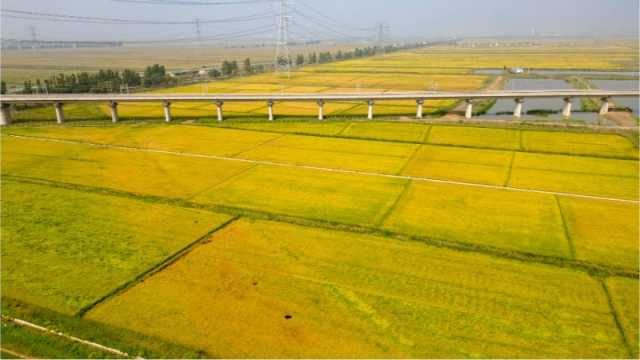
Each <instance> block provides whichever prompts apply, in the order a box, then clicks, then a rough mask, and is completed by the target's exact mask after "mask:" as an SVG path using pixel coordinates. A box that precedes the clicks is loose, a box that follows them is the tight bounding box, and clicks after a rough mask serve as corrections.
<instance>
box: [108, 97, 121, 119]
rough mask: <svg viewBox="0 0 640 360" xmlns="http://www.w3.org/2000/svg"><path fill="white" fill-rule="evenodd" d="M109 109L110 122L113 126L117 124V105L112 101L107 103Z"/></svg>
mask: <svg viewBox="0 0 640 360" xmlns="http://www.w3.org/2000/svg"><path fill="white" fill-rule="evenodd" d="M109 108H110V109H111V122H113V123H114V124H115V123H117V122H118V120H119V118H118V103H117V102H115V101H112V102H110V103H109Z"/></svg>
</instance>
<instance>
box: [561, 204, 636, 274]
mask: <svg viewBox="0 0 640 360" xmlns="http://www.w3.org/2000/svg"><path fill="white" fill-rule="evenodd" d="M559 201H560V204H561V206H562V212H563V215H564V219H565V221H566V223H567V229H568V231H569V236H570V237H571V240H572V242H573V244H574V247H575V254H576V259H579V260H585V261H590V262H594V263H601V264H606V265H614V266H619V267H625V268H628V269H630V270H633V271H638V251H639V249H638V237H639V236H640V233H639V230H638V218H639V217H640V214H638V205H637V204H625V203H619V202H610V201H596V200H585V199H575V198H560V199H559Z"/></svg>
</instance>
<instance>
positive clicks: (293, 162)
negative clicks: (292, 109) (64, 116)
mask: <svg viewBox="0 0 640 360" xmlns="http://www.w3.org/2000/svg"><path fill="white" fill-rule="evenodd" d="M1 140H2V142H1V154H2V158H1V161H2V163H1V165H2V166H1V170H2V180H3V181H2V185H1V189H2V194H3V201H2V204H1V206H2V235H3V246H2V248H1V255H2V273H3V275H4V276H3V278H2V281H1V285H2V300H3V305H2V314H3V315H5V316H15V317H20V318H26V319H28V320H31V321H34V322H40V323H42V322H44V323H45V324H47V325H48V326H52V327H54V328H56V329H58V330H61V331H64V332H66V333H70V334H72V335H74V336H79V337H88V338H90V339H91V340H92V341H96V342H98V343H104V344H107V345H111V346H114V347H117V348H121V349H124V350H126V351H128V352H129V353H130V354H137V355H139V356H143V357H149V358H157V357H172V358H181V357H194V356H197V355H199V356H204V357H227V358H229V357H231V358H233V357H244V358H256V357H262V358H264V357H299V356H302V357H316V358H318V357H319V358H322V357H325V358H326V357H355V358H380V357H393V358H406V357H424V358H438V357H448V358H452V357H456V358H462V357H484V358H487V357H502V358H506V357H511V358H540V357H548V358H564V357H569V358H625V357H635V356H637V354H638V351H637V349H638V341H637V338H638V330H637V328H638V321H637V319H638V317H639V315H638V300H637V299H638V280H637V278H638V274H639V273H640V269H639V268H638V261H639V258H638V251H639V246H638V243H637V238H638V236H640V230H639V224H638V221H637V219H638V217H639V216H640V213H639V204H638V198H639V195H638V187H637V183H638V179H639V174H638V155H637V152H638V150H637V148H636V147H635V146H636V145H634V143H633V142H632V141H631V140H630V139H629V138H627V137H624V136H622V135H617V134H598V133H573V132H566V131H542V130H530V129H504V128H478V127H468V126H451V125H435V124H431V125H429V124H425V123H400V122H396V123H389V122H351V121H344V122H339V121H328V122H325V123H318V122H276V123H272V124H266V123H243V122H233V123H229V124H224V125H216V126H211V125H190V124H169V125H165V124H154V123H150V124H118V125H106V126H104V125H103V126H11V127H7V128H5V129H3V132H2V135H1ZM3 331H8V332H7V333H8V334H9V338H8V339H9V340H10V341H9V342H8V344H9V345H11V346H15V347H16V348H14V350H15V349H19V350H21V351H23V352H25V353H27V354H30V355H35V352H39V353H40V354H60V352H61V351H62V350H60V349H64V348H65V345H64V342H62V343H60V342H57V343H56V342H51V343H50V342H45V343H46V344H47V345H46V346H44V345H43V346H41V347H40V348H33V347H29V346H28V343H29V341H26V340H25V339H27V340H28V339H32V340H30V341H34V342H37V343H42V341H43V340H41V337H42V336H45V338H46V337H47V336H49V335H46V334H45V335H42V334H38V333H32V332H29V331H25V330H24V329H22V328H20V327H15V326H13V327H7V326H5V325H4V323H3ZM117 334H120V335H117ZM34 339H38V340H34ZM50 341H53V340H50ZM59 341H61V340H59ZM30 351H31V352H32V353H30ZM86 351H87V350H86V349H83V348H75V350H73V351H72V352H71V353H72V354H73V356H71V357H91V356H87V353H86ZM62 353H63V354H64V352H62ZM67 354H69V353H67ZM194 354H196V355H194ZM52 356H53V355H52ZM96 356H98V355H96ZM67 357H69V356H67Z"/></svg>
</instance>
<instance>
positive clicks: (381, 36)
mask: <svg viewBox="0 0 640 360" xmlns="http://www.w3.org/2000/svg"><path fill="white" fill-rule="evenodd" d="M388 31H389V27H388V26H387V25H386V24H384V23H380V24H378V26H377V34H376V48H378V49H379V50H380V52H381V54H384V53H385V48H384V44H385V41H386V37H387V32H388Z"/></svg>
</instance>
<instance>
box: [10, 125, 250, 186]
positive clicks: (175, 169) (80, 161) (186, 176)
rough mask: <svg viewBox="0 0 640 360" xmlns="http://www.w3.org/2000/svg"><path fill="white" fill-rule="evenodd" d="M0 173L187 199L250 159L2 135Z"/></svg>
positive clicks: (243, 168)
mask: <svg viewBox="0 0 640 360" xmlns="http://www.w3.org/2000/svg"><path fill="white" fill-rule="evenodd" d="M2 155H3V156H2V173H3V175H13V176H20V177H29V178H39V179H46V180H53V181H59V182H64V183H70V184H78V185H85V186H94V187H103V188H109V189H113V190H119V191H127V192H133V193H137V194H144V195H155V196H163V197H170V198H187V197H190V196H193V195H195V194H198V193H200V192H202V191H204V190H206V189H209V188H210V187H212V186H214V185H216V184H218V183H220V182H222V181H225V180H226V179H228V178H230V177H232V176H233V175H235V174H237V173H240V172H242V171H243V170H245V169H247V168H249V167H251V164H246V163H240V162H230V161H222V160H212V159H203V158H196V157H185V156H177V155H167V154H157V153H148V152H136V151H126V150H115V149H107V148H95V147H91V146H86V145H77V144H58V143H51V142H43V141H38V140H26V139H16V138H8V137H4V138H3V144H2Z"/></svg>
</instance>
